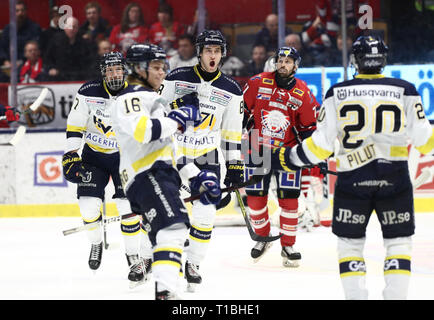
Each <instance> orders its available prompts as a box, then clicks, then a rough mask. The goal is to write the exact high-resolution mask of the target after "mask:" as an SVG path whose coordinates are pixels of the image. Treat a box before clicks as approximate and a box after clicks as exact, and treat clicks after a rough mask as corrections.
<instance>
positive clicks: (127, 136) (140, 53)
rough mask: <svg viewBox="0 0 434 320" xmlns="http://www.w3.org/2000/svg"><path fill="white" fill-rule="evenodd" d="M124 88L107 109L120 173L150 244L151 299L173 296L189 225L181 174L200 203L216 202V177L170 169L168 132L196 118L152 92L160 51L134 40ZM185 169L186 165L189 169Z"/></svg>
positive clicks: (172, 155)
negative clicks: (173, 108)
mask: <svg viewBox="0 0 434 320" xmlns="http://www.w3.org/2000/svg"><path fill="white" fill-rule="evenodd" d="M126 60H127V64H128V66H129V68H130V71H131V74H130V75H129V77H128V83H129V86H128V87H127V88H125V89H124V90H123V91H122V92H121V94H120V95H119V97H118V99H117V101H116V104H115V105H114V106H113V107H112V110H111V114H112V117H113V121H114V122H113V125H114V131H115V133H116V138H117V141H118V143H119V146H120V166H119V170H120V175H121V178H122V184H123V187H124V190H125V193H126V195H127V198H128V200H129V201H130V203H131V208H132V209H133V211H134V212H137V213H140V214H142V215H143V219H144V223H145V229H146V231H148V234H149V238H150V240H151V242H152V245H153V263H152V273H153V276H154V279H155V298H156V299H157V300H163V299H164V300H166V299H174V298H176V297H177V284H178V280H179V279H178V278H179V271H180V269H181V258H182V252H183V246H184V242H185V239H186V237H187V228H188V227H189V226H190V222H189V217H188V213H187V209H186V208H185V206H184V203H183V201H182V200H181V198H180V193H179V189H180V186H181V177H180V174H181V175H184V177H185V179H186V180H188V181H189V184H190V188H191V189H194V190H196V192H199V189H200V191H201V192H202V196H201V201H204V202H205V203H208V202H210V203H214V202H218V201H219V200H220V197H221V191H220V187H219V183H218V181H217V177H216V175H215V174H213V173H212V172H208V171H206V170H202V171H199V170H198V169H197V168H196V167H194V165H193V164H186V165H185V166H183V167H179V168H178V169H179V172H178V170H177V168H176V145H175V144H174V143H173V134H174V133H176V132H184V131H185V130H188V129H189V127H190V126H191V127H194V126H195V125H197V124H198V123H200V122H201V116H200V113H199V108H198V103H195V102H194V101H192V102H191V103H189V104H186V105H184V106H182V107H179V108H177V109H176V110H171V111H170V112H168V113H167V115H166V113H165V111H166V106H165V101H164V100H163V99H162V97H161V96H160V95H158V93H157V90H158V89H159V88H160V86H161V84H162V82H163V79H164V77H165V76H166V63H165V61H166V54H165V52H164V50H163V49H161V48H160V47H158V46H155V45H146V44H135V45H132V46H131V47H130V48H129V49H128V50H127V54H126ZM189 168H190V169H189Z"/></svg>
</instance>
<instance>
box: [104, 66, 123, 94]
mask: <svg viewBox="0 0 434 320" xmlns="http://www.w3.org/2000/svg"><path fill="white" fill-rule="evenodd" d="M111 66H116V64H114V65H110V67H111ZM121 66H122V71H123V76H122V78H111V79H109V78H107V76H106V68H107V67H108V66H106V67H104V68H103V70H101V74H102V77H103V80H104V82H105V84H106V85H107V87H108V88H109V89H110V90H113V91H118V90H120V89H121V88H122V87H123V86H124V84H125V79H126V77H127V69H126V67H125V66H124V65H121Z"/></svg>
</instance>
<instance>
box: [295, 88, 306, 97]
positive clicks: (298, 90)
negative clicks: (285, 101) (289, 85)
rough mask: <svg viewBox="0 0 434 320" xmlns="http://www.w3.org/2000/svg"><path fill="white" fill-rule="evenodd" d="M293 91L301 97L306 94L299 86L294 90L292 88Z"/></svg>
mask: <svg viewBox="0 0 434 320" xmlns="http://www.w3.org/2000/svg"><path fill="white" fill-rule="evenodd" d="M292 92H294V93H295V94H298V95H299V96H300V97H302V96H303V94H304V91H303V90H300V89H298V88H295V89H294V90H292Z"/></svg>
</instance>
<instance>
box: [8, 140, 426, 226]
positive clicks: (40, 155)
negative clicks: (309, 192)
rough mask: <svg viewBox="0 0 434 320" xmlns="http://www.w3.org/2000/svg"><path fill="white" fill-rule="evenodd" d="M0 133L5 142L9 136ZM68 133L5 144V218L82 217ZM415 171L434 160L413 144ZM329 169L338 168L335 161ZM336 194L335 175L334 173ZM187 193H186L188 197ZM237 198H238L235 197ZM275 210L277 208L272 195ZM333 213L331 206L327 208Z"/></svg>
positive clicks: (110, 207)
mask: <svg viewBox="0 0 434 320" xmlns="http://www.w3.org/2000/svg"><path fill="white" fill-rule="evenodd" d="M8 139H9V137H8V135H0V142H1V141H6V140H8ZM65 140H66V139H65V133H64V132H51V133H47V132H45V133H28V134H26V135H25V137H24V138H23V140H22V141H21V142H20V143H19V144H18V145H17V146H16V147H7V146H4V147H2V150H1V151H2V157H0V181H1V183H2V187H1V192H0V217H55V216H56V217H70V216H72V217H73V216H79V215H80V214H79V208H78V205H77V197H76V188H77V186H76V185H75V184H72V183H69V182H67V181H66V180H65V179H64V177H63V174H62V165H61V162H62V155H63V153H64V145H65ZM409 163H410V166H409V167H410V175H411V176H412V177H413V178H414V177H417V176H418V175H419V174H420V172H421V168H422V167H424V166H431V165H434V157H433V156H425V157H421V156H420V154H418V152H416V150H415V149H414V148H410V152H409ZM330 169H332V170H334V167H333V162H331V163H330ZM329 177H330V181H329V189H330V198H331V199H332V193H333V187H332V186H333V185H334V180H333V179H334V178H333V176H329ZM113 194H114V188H113V184H112V183H111V182H109V184H108V185H107V187H106V199H107V215H109V216H110V215H116V214H117V210H116V208H115V206H114V202H113V200H112V195H113ZM186 196H187V194H185V193H184V194H183V195H182V197H186ZM234 199H235V197H233V200H234ZM269 204H270V213H273V212H274V211H275V210H276V209H277V203H276V202H275V201H274V200H273V199H271V200H270V201H269ZM433 208H434V180H431V181H427V183H425V184H424V185H422V187H421V188H419V189H417V190H416V191H415V210H416V212H432V211H433ZM328 211H329V212H328V214H330V211H331V209H329V210H328ZM233 218H234V219H235V220H238V221H242V220H243V219H242V216H241V214H240V213H239V209H238V205H237V204H236V203H235V202H234V201H232V202H231V203H230V204H229V205H228V207H226V208H224V209H222V210H219V211H218V220H222V221H229V220H231V219H232V220H233Z"/></svg>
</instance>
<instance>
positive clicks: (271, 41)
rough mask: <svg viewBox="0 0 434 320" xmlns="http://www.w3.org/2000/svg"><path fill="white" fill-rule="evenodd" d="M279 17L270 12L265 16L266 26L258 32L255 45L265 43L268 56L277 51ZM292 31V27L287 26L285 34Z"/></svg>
mask: <svg viewBox="0 0 434 320" xmlns="http://www.w3.org/2000/svg"><path fill="white" fill-rule="evenodd" d="M278 27H279V23H278V18H277V15H276V14H274V13H273V14H269V15H268V16H267V17H266V18H265V26H264V27H263V28H262V29H261V30H260V31H259V32H258V33H257V34H256V37H255V42H254V44H253V45H254V46H255V45H257V44H263V45H264V46H265V48H266V49H267V56H272V55H274V54H275V53H276V50H277V47H278ZM289 33H292V30H291V29H290V28H286V31H285V34H289Z"/></svg>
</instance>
